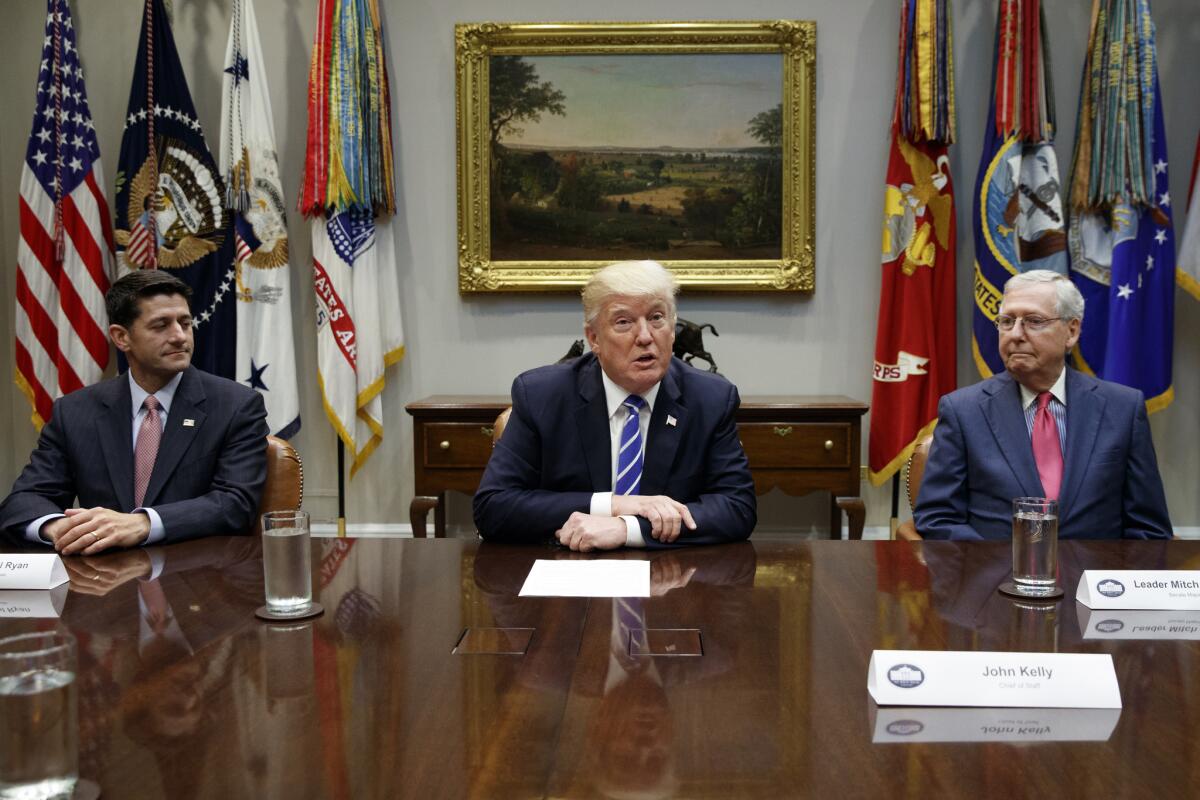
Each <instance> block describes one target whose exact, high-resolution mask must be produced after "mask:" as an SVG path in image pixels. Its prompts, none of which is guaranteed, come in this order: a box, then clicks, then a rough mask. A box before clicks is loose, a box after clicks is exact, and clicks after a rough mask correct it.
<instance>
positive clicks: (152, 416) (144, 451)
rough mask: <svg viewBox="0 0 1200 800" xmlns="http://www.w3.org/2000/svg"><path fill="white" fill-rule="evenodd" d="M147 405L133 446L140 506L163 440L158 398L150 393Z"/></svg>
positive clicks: (135, 494)
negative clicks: (144, 416)
mask: <svg viewBox="0 0 1200 800" xmlns="http://www.w3.org/2000/svg"><path fill="white" fill-rule="evenodd" d="M142 405H144V406H145V407H146V418H145V419H144V420H142V427H140V428H138V435H137V444H136V445H134V448H133V505H134V507H135V508H136V507H140V506H141V505H142V502H143V501H144V500H145V499H146V487H147V486H149V485H150V473H151V472H153V471H154V459H155V458H157V457H158V444H159V442H161V441H162V417H160V416H159V415H158V409H159V407H160V403H159V402H158V398H157V397H155V396H154V395H150V396H149V397H147V398H146V400H145V402H144V403H142Z"/></svg>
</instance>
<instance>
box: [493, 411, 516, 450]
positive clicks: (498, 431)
mask: <svg viewBox="0 0 1200 800" xmlns="http://www.w3.org/2000/svg"><path fill="white" fill-rule="evenodd" d="M511 415H512V406H509V407H508V408H506V409H504V410H503V411H501V412H500V416H498V417H496V423H495V425H493V426H492V447H495V446H496V442H498V441H500V436H501V435H502V434H503V433H504V426H505V425H507V424H508V418H509V417H510V416H511Z"/></svg>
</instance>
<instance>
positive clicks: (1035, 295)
mask: <svg viewBox="0 0 1200 800" xmlns="http://www.w3.org/2000/svg"><path fill="white" fill-rule="evenodd" d="M1082 325H1083V296H1082V295H1081V294H1080V293H1079V289H1077V288H1076V287H1075V284H1074V283H1072V282H1071V281H1070V279H1068V278H1067V277H1065V276H1063V275H1060V274H1058V273H1056V272H1051V271H1049V270H1030V271H1029V272H1024V273H1021V274H1018V275H1014V276H1013V277H1012V278H1010V279H1009V280H1008V282H1007V283H1006V284H1005V285H1004V298H1003V299H1002V300H1001V303H1000V313H999V314H997V316H996V328H997V329H999V331H1000V357H1001V358H1002V359H1003V360H1004V366H1005V372H1004V374H1001V375H996V376H994V377H992V378H989V379H988V380H985V381H982V382H981V383H977V384H975V385H974V386H968V387H966V388H965V389H959V390H958V391H956V392H952V393H950V394H948V395H946V396H945V397H943V398H942V399H941V402H940V403H939V404H938V424H937V428H936V429H935V430H934V434H933V446H932V448H931V449H930V451H929V461H928V462H927V464H926V466H925V474H924V477H923V478H922V480H921V492H920V495H919V496H918V497H917V507H916V508H915V509H914V510H913V520H914V522H915V523H916V526H917V530H918V531H919V532H920V533H921V534H922V535H923V536H925V537H926V538H931V539H1006V538H1009V537H1011V536H1012V501H1013V499H1014V498H1017V497H1049V498H1051V499H1053V500H1057V501H1058V535H1059V538H1060V539H1072V538H1080V539H1116V538H1122V537H1123V538H1128V539H1163V538H1170V537H1171V535H1172V532H1171V520H1170V519H1169V518H1168V516H1167V501H1166V496H1165V494H1164V493H1163V486H1162V478H1161V477H1160V476H1159V474H1158V460H1157V459H1156V458H1155V455H1154V443H1153V441H1151V438H1150V423H1149V420H1148V419H1147V417H1146V402H1145V398H1143V397H1142V393H1141V392H1139V391H1137V390H1136V389H1131V388H1129V387H1127V386H1121V385H1119V384H1115V383H1109V382H1108V381H1102V380H1098V379H1096V378H1094V377H1092V376H1090V375H1085V374H1083V373H1082V372H1078V371H1076V370H1074V369H1071V368H1070V367H1068V366H1067V365H1066V359H1067V353H1068V352H1070V350H1071V348H1072V347H1074V346H1075V343H1076V342H1077V341H1078V340H1079V330H1080V327H1081V326H1082Z"/></svg>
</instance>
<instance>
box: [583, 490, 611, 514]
mask: <svg viewBox="0 0 1200 800" xmlns="http://www.w3.org/2000/svg"><path fill="white" fill-rule="evenodd" d="M588 513H589V514H595V515H596V516H600V517H611V516H612V492H596V493H595V494H594V495H592V505H591V507H590V508H589V509H588Z"/></svg>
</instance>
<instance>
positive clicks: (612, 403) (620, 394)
mask: <svg viewBox="0 0 1200 800" xmlns="http://www.w3.org/2000/svg"><path fill="white" fill-rule="evenodd" d="M600 381H601V382H602V383H603V384H604V400H605V402H606V403H607V405H608V418H609V419H612V416H613V414H616V413H617V409H618V408H620V407H621V404H622V403H624V402H625V398H627V397H629V395H630V393H629V392H627V391H625V390H624V389H622V388H621V387H620V386H617V384H616V383H615V382H614V381H613V379H612V378H610V377H608V374H607V373H606V372H605V371H604V368H603V367H601V368H600ZM660 386H662V381H659V382H658V383H656V384H654V385H653V386H651V387H650V391H648V392H646V393H645V394H644V395H642V399H643V400H645V401H646V408H647V409H649V410H650V413H651V414H653V413H654V398H656V397H658V387H660Z"/></svg>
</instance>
